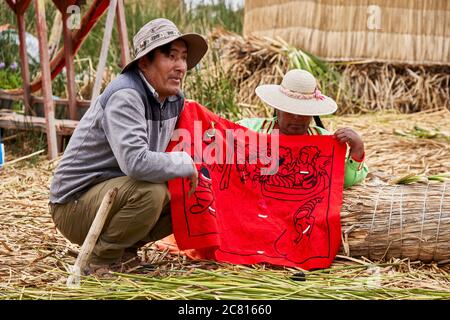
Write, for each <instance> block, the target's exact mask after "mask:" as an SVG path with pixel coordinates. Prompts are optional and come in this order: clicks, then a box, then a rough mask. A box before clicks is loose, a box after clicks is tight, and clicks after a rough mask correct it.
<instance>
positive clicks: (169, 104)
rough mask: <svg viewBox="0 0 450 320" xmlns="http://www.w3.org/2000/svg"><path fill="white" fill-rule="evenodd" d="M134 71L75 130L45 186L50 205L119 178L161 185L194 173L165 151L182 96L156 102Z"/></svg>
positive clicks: (181, 156) (181, 155) (183, 158)
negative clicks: (47, 188) (48, 194)
mask: <svg viewBox="0 0 450 320" xmlns="http://www.w3.org/2000/svg"><path fill="white" fill-rule="evenodd" d="M153 92H154V91H153V90H152V88H151V86H150V85H149V84H148V82H147V81H146V80H145V78H144V77H143V75H142V74H141V73H140V72H139V71H138V69H137V68H136V67H135V68H131V69H129V70H127V71H126V72H124V73H123V74H121V75H119V76H118V77H117V78H116V79H114V80H113V81H112V82H111V83H110V84H109V85H108V86H107V87H106V89H105V90H104V92H103V93H102V94H101V95H100V96H99V97H98V99H97V100H96V101H95V103H94V105H93V106H92V107H91V108H89V109H88V111H87V112H86V114H85V115H84V116H83V118H82V119H81V120H80V122H79V124H78V126H77V128H76V129H75V131H74V133H73V135H72V137H71V138H70V141H69V144H68V146H67V148H66V150H65V152H64V155H63V157H62V159H61V161H60V163H59V166H58V168H57V169H56V172H55V175H54V177H53V181H52V183H51V186H50V202H52V203H67V202H69V201H72V200H76V199H78V198H79V197H80V196H81V195H82V194H83V193H84V192H85V191H87V190H88V189H89V188H90V187H91V186H93V185H95V184H97V183H99V182H102V181H105V180H108V179H111V178H115V177H120V176H124V175H126V176H129V177H130V178H133V179H136V180H143V181H149V182H165V181H168V180H170V179H173V178H177V177H187V176H190V175H192V174H193V173H194V167H193V161H192V159H191V157H190V156H189V155H188V154H187V153H185V152H164V151H165V150H166V147H167V145H168V144H169V141H170V138H171V136H172V133H173V130H174V128H175V125H176V122H177V120H178V116H179V115H180V113H181V111H182V109H183V104H184V98H183V97H182V96H181V95H177V96H171V97H168V98H166V100H165V101H164V104H162V105H161V104H160V102H159V101H158V100H157V99H156V98H155V95H154V93H153Z"/></svg>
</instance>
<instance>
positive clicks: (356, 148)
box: [334, 128, 364, 160]
mask: <svg viewBox="0 0 450 320" xmlns="http://www.w3.org/2000/svg"><path fill="white" fill-rule="evenodd" d="M334 136H335V137H336V139H337V140H338V141H339V142H342V143H344V142H346V143H348V145H349V146H350V156H351V157H352V158H355V159H360V160H361V159H363V157H364V142H363V141H362V139H361V137H360V136H359V135H358V134H357V133H356V132H355V131H353V129H350V128H342V129H338V130H336V132H335V133H334Z"/></svg>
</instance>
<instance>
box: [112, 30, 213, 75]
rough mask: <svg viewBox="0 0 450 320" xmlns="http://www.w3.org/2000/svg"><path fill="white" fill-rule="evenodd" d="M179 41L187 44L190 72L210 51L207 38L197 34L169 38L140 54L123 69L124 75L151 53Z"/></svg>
mask: <svg viewBox="0 0 450 320" xmlns="http://www.w3.org/2000/svg"><path fill="white" fill-rule="evenodd" d="M178 39H182V40H184V41H185V42H186V46H187V50H188V52H187V59H186V60H187V61H186V63H187V69H188V70H190V69H192V68H194V67H195V66H196V65H197V64H198V63H199V62H200V60H201V59H202V58H203V56H204V55H205V54H206V52H207V51H208V43H207V42H206V40H205V38H203V37H202V36H201V35H199V34H197V33H186V34H183V35H180V36H174V37H169V38H165V39H162V40H161V41H158V42H155V44H154V45H152V46H149V47H148V48H147V49H145V50H143V51H142V52H140V53H139V54H138V55H137V56H136V57H135V58H134V59H133V60H132V61H130V62H129V63H128V64H127V65H126V66H125V67H124V68H123V69H122V71H121V73H124V72H125V71H126V70H128V69H129V68H130V67H131V66H132V65H134V64H135V62H136V61H138V60H139V59H141V58H142V57H144V56H145V55H146V54H148V53H149V52H150V51H152V50H155V49H156V48H158V47H161V46H163V45H165V44H168V43H170V42H172V41H175V40H178Z"/></svg>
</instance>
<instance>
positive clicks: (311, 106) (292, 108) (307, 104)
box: [255, 69, 337, 116]
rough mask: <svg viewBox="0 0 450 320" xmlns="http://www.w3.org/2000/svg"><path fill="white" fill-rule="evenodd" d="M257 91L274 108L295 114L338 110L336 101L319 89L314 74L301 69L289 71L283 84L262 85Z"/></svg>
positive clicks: (315, 114) (325, 112) (311, 114)
mask: <svg viewBox="0 0 450 320" xmlns="http://www.w3.org/2000/svg"><path fill="white" fill-rule="evenodd" d="M255 92H256V95H257V96H258V97H259V98H260V99H261V100H262V101H264V102H265V103H266V104H268V105H269V106H271V107H272V108H275V109H278V110H281V111H285V112H289V113H293V114H299V115H304V116H321V115H325V114H332V113H334V112H335V111H336V110H337V105H336V102H335V101H334V100H333V99H331V98H330V97H327V96H325V95H323V94H322V93H321V92H320V91H319V89H318V88H317V81H316V79H315V78H314V76H313V75H312V74H311V73H309V72H308V71H305V70H301V69H294V70H290V71H288V72H287V73H286V74H285V75H284V77H283V81H282V82H281V85H276V84H265V85H260V86H258V87H257V88H256V90H255Z"/></svg>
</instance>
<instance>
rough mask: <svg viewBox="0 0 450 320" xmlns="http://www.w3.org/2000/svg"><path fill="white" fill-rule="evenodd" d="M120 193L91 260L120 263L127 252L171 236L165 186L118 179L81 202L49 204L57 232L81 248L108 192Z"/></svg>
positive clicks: (93, 190)
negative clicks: (114, 190) (114, 188)
mask: <svg viewBox="0 0 450 320" xmlns="http://www.w3.org/2000/svg"><path fill="white" fill-rule="evenodd" d="M113 187H117V188H118V189H119V192H118V194H117V196H116V199H115V201H114V204H113V206H112V208H111V210H110V212H109V214H108V217H107V219H106V222H105V225H104V227H103V229H102V232H101V234H100V237H99V239H98V241H97V243H96V245H95V247H94V250H93V252H92V255H91V259H90V261H91V262H92V263H96V264H109V263H114V262H117V261H118V260H120V258H121V257H122V255H123V253H124V251H125V249H137V248H138V247H139V246H142V245H144V244H145V243H148V242H150V241H156V240H159V239H162V238H164V237H166V236H168V235H169V234H171V233H172V220H171V215H170V202H169V201H170V193H169V190H168V189H167V186H166V184H164V183H149V182H144V181H136V180H133V179H130V178H129V177H118V178H114V179H111V180H107V181H104V182H101V183H99V184H97V185H95V186H93V187H91V188H90V189H89V190H88V191H87V192H85V193H84V194H83V195H82V196H81V197H80V198H79V199H78V200H75V201H72V202H69V203H66V204H50V213H51V215H52V218H53V221H54V223H55V225H56V227H57V228H58V230H59V231H60V232H61V233H62V234H63V235H64V236H65V237H66V238H67V239H69V240H70V241H71V242H73V243H76V244H78V245H82V244H83V242H84V239H85V238H86V236H87V233H88V231H89V228H90V227H91V224H92V222H93V221H94V218H95V215H96V213H97V210H98V208H99V207H100V203H101V202H102V199H103V197H104V195H105V194H106V192H107V191H108V190H109V189H111V188H113Z"/></svg>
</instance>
